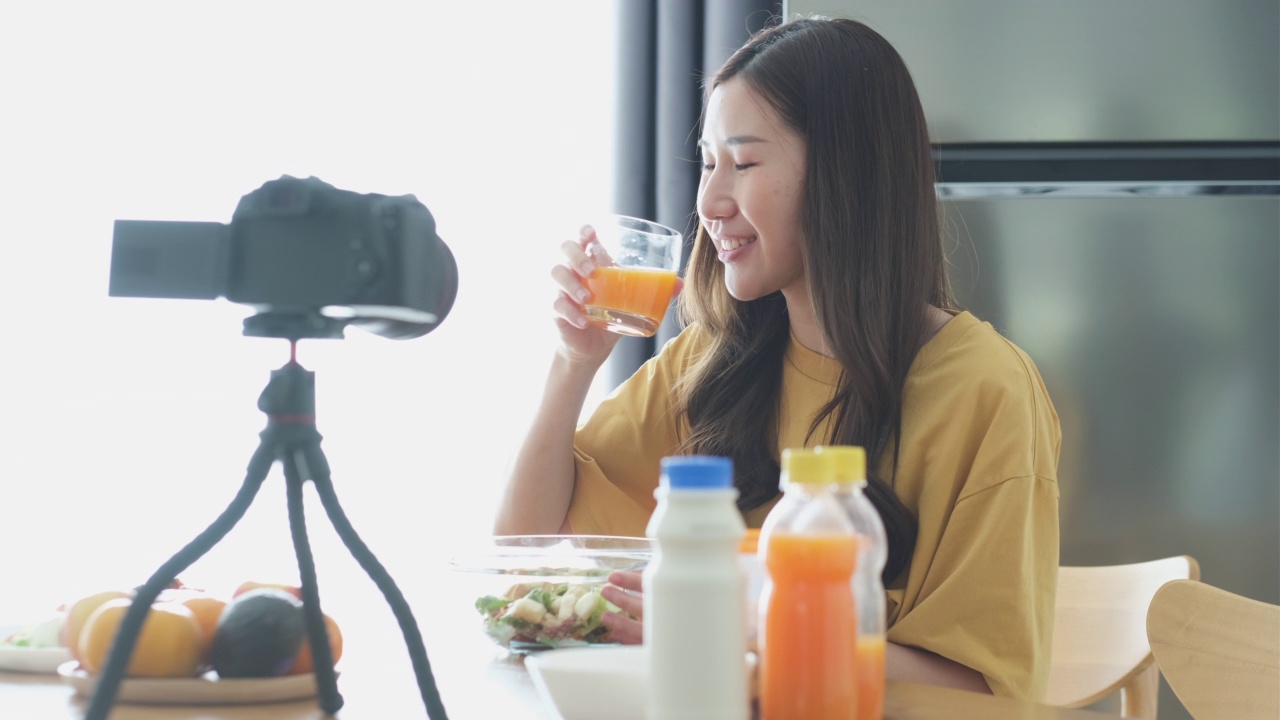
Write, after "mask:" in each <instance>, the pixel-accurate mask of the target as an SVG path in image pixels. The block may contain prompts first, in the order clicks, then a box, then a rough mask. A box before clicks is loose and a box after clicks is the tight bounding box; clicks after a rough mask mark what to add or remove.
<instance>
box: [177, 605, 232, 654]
mask: <svg viewBox="0 0 1280 720" xmlns="http://www.w3.org/2000/svg"><path fill="white" fill-rule="evenodd" d="M179 604H181V605H182V606H183V607H185V608H186V609H188V610H190V611H191V614H192V615H194V616H195V618H196V622H197V623H199V624H200V642H201V644H202V646H203V647H204V650H205V651H206V652H207V651H208V650H209V643H211V642H213V631H214V630H216V629H217V627H218V618H219V617H220V616H221V615H222V609H223V608H225V607H226V606H227V603H226V601H224V600H220V599H218V598H216V597H213V596H212V595H199V596H194V597H189V598H186V599H184V600H181V601H180V602H179Z"/></svg>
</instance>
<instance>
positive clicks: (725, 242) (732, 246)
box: [720, 235, 756, 252]
mask: <svg viewBox="0 0 1280 720" xmlns="http://www.w3.org/2000/svg"><path fill="white" fill-rule="evenodd" d="M755 241H756V237H755V236H754V235H752V236H751V237H745V238H737V237H726V238H720V251H721V252H730V251H732V250H737V249H738V248H740V247H742V246H743V245H750V244H751V243H753V242H755Z"/></svg>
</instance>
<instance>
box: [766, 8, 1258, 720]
mask: <svg viewBox="0 0 1280 720" xmlns="http://www.w3.org/2000/svg"><path fill="white" fill-rule="evenodd" d="M786 12H787V14H788V15H794V14H822V15H839V16H843V17H852V18H855V19H858V20H862V21H863V22H866V23H867V24H869V25H870V26H872V27H873V28H875V29H876V30H878V31H879V32H881V33H882V34H883V35H885V37H886V38H888V40H889V41H890V42H891V43H893V44H894V46H895V47H897V48H898V50H899V51H900V52H901V53H902V55H903V57H904V58H905V60H906V62H907V64H908V66H909V68H910V70H911V72H912V75H913V77H914V78H915V80H916V83H917V85H918V87H919V89H920V93H921V98H922V101H923V103H924V107H925V113H926V115H927V117H928V119H929V122H930V130H931V134H932V138H933V140H934V141H935V143H936V156H937V159H938V162H939V180H940V182H939V185H938V192H939V196H940V198H941V199H942V203H941V204H942V213H943V219H944V225H945V233H946V239H947V242H948V249H949V253H950V259H951V262H952V265H953V267H952V269H953V274H952V279H953V283H954V285H955V289H956V292H957V294H958V296H959V298H960V300H961V302H962V303H963V304H964V305H965V306H966V307H967V308H968V309H970V310H972V311H973V312H974V313H975V314H976V315H978V316H979V317H981V318H983V319H986V320H989V321H990V322H991V323H992V324H994V325H995V326H996V328H997V329H999V330H1000V331H1002V332H1003V333H1005V334H1006V335H1007V336H1008V337H1009V338H1010V339H1012V340H1013V341H1014V342H1016V343H1017V344H1018V345H1020V346H1021V347H1023V348H1024V349H1025V350H1026V351H1027V352H1028V353H1029V354H1030V355H1031V357H1032V358H1033V359H1034V360H1035V361H1036V363H1037V365H1038V366H1039V368H1040V370H1041V373H1042V374H1043V375H1044V378H1045V382H1046V383H1047V385H1048V387H1049V390H1050V393H1051V395H1052V397H1053V400H1054V402H1055V404H1056V406H1057V409H1058V412H1059V415H1060V417H1061V420H1062V427H1063V450H1062V457H1061V463H1060V467H1059V478H1060V492H1061V500H1062V505H1061V519H1062V556H1061V557H1062V563H1063V564H1067V565H1109V564H1119V563H1126V562H1137V561H1142V560H1148V559H1154V558H1159V557H1165V556H1169V555H1180V554H1189V555H1192V556H1194V557H1195V558H1196V559H1197V560H1198V561H1199V562H1200V566H1201V571H1202V579H1203V580H1204V581H1206V582H1208V583H1211V584H1214V585H1217V586H1219V587H1222V588H1225V589H1227V590H1230V591H1232V592H1235V593H1239V594H1242V595H1246V596H1248V597H1251V598H1255V599H1258V600H1262V601H1265V602H1270V603H1277V602H1280V281H1278V278H1280V3H1278V2H1276V0H1221V1H1217V0H1215V1H1212V2H1211V1H1209V0H1123V1H1119V2H1117V1H1116V0H1070V1H1068V0H1036V1H1029V0H968V1H966V2H956V1H955V0H790V2H788V3H787V6H786ZM1160 706H1161V711H1160V717H1162V718H1185V717H1188V716H1187V715H1186V714H1185V710H1183V708H1182V707H1181V706H1180V705H1179V704H1178V703H1177V700H1176V698H1174V697H1173V696H1172V695H1171V694H1170V693H1169V692H1168V690H1167V688H1165V689H1164V690H1163V691H1162V694H1161V698H1160Z"/></svg>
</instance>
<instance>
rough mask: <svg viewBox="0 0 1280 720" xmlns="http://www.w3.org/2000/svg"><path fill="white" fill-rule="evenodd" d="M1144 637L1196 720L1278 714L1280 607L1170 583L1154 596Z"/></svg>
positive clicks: (1270, 719) (1260, 718)
mask: <svg viewBox="0 0 1280 720" xmlns="http://www.w3.org/2000/svg"><path fill="white" fill-rule="evenodd" d="M1147 637H1148V638H1149V640H1150V642H1151V650H1152V652H1153V653H1154V654H1155V658H1156V665H1158V666H1159V667H1160V671H1161V672H1162V673H1164V677H1165V679H1166V680H1167V681H1168V682H1169V687H1170V688H1172V689H1173V693H1174V694H1175V695H1177V696H1178V699H1179V700H1181V701H1182V704H1183V705H1184V706H1185V707H1186V708H1187V711H1188V712H1190V713H1191V716H1192V717H1194V718H1196V720H1255V719H1256V720H1263V719H1264V718H1265V720H1275V719H1276V718H1280V605H1270V604H1267V603H1264V602H1260V601H1258V600H1251V599H1249V598H1246V597H1241V596H1239V595H1235V594H1233V593H1230V592H1227V591H1226V590H1223V589H1221V588H1216V587H1213V586H1212V585H1206V584H1204V583H1201V582H1193V581H1191V580H1175V581H1173V582H1170V583H1168V584H1166V585H1165V586H1164V587H1162V588H1160V590H1159V591H1157V592H1156V595H1155V597H1154V598H1152V600H1151V610H1150V611H1149V612H1148V613H1147Z"/></svg>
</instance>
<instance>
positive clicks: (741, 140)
mask: <svg viewBox="0 0 1280 720" xmlns="http://www.w3.org/2000/svg"><path fill="white" fill-rule="evenodd" d="M763 142H769V141H768V140H765V139H764V138H762V137H756V136H755V135H734V136H733V137H731V138H728V139H727V140H725V141H724V144H725V145H728V146H729V147H734V146H737V145H748V144H750V143H763ZM710 144H711V143H709V142H707V141H706V140H699V141H698V147H701V148H705V147H707V146H709V145H710Z"/></svg>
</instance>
